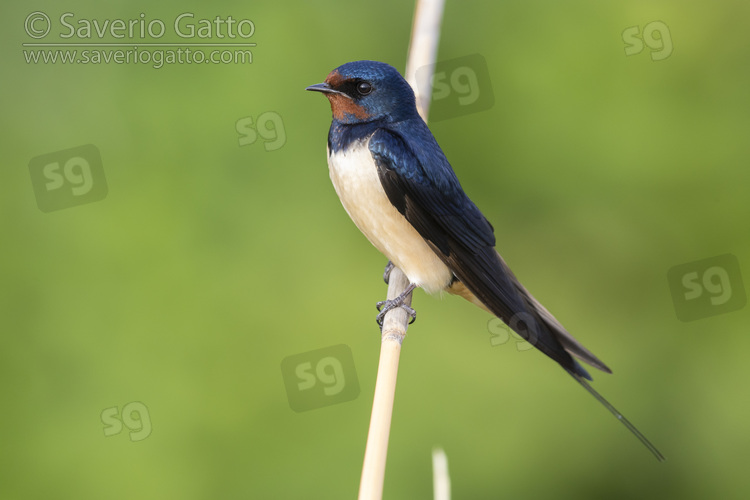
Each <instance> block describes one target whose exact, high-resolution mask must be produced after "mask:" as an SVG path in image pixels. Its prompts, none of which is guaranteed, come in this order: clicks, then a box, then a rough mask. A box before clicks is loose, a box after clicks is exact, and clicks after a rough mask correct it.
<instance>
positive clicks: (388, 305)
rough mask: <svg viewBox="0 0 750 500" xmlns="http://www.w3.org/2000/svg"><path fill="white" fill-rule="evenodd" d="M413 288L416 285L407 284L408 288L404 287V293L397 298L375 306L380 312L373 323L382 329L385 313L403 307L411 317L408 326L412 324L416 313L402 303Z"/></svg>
mask: <svg viewBox="0 0 750 500" xmlns="http://www.w3.org/2000/svg"><path fill="white" fill-rule="evenodd" d="M391 266H392V264H391ZM386 269H387V268H386ZM387 270H388V272H389V273H390V270H389V269H387ZM415 288H417V285H415V284H414V283H409V286H408V287H406V290H404V292H403V293H402V294H401V295H399V296H398V297H396V298H395V299H390V300H383V301H381V302H378V303H377V304H376V306H375V307H377V308H378V311H380V314H378V316H377V318H376V319H375V321H377V322H378V325H380V327H381V328H382V327H383V318H385V315H386V313H387V312H388V311H390V310H391V309H395V308H397V307H403V308H404V310H405V311H406V313H407V314H408V315H409V317H411V321H409V324H410V325H411V324H412V323H414V321H415V320H416V319H417V311H415V310H414V309H412V308H411V307H409V306H408V305H406V304H405V303H404V300H406V297H408V296H409V294H410V293H411V292H412V291H414V289H415Z"/></svg>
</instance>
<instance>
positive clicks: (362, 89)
mask: <svg viewBox="0 0 750 500" xmlns="http://www.w3.org/2000/svg"><path fill="white" fill-rule="evenodd" d="M357 92H359V94H360V95H367V94H369V93H370V92H372V85H370V84H369V83H368V82H359V84H357Z"/></svg>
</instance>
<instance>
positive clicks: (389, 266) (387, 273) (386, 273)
mask: <svg viewBox="0 0 750 500" xmlns="http://www.w3.org/2000/svg"><path fill="white" fill-rule="evenodd" d="M394 267H396V266H394V265H393V262H391V261H390V260H389V261H388V264H386V265H385V270H384V271H383V281H385V284H386V285H387V284H388V282H389V281H390V279H391V271H393V268H394ZM378 304H380V302H378ZM378 311H380V309H379V308H378Z"/></svg>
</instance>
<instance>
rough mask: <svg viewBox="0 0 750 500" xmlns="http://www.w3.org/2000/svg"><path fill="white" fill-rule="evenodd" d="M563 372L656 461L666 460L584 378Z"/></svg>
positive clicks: (569, 372)
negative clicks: (626, 430)
mask: <svg viewBox="0 0 750 500" xmlns="http://www.w3.org/2000/svg"><path fill="white" fill-rule="evenodd" d="M565 371H566V372H568V374H569V375H570V376H571V377H573V378H574V379H575V380H576V382H578V383H579V384H581V386H582V387H583V388H584V389H586V390H587V391H588V393H589V394H591V395H592V396H594V397H595V398H596V400H597V401H599V402H600V403H601V404H602V405H603V406H604V407H605V408H606V409H607V410H609V412H610V413H611V414H612V415H614V416H615V417H616V418H617V420H619V421H620V422H622V425H624V426H625V427H627V428H628V430H629V431H630V432H632V433H633V435H634V436H635V437H637V438H638V440H639V441H640V442H641V443H643V446H645V447H646V448H648V451H650V452H651V453H653V455H654V456H655V457H656V459H657V460H658V461H659V462H663V461H665V460H666V458H664V455H662V454H661V452H660V451H659V450H657V449H656V446H654V445H653V444H651V441H649V440H648V439H646V436H644V435H643V434H641V431H639V430H638V429H636V427H635V426H634V425H633V424H632V423H630V420H628V419H627V418H625V416H624V415H623V414H622V413H620V412H619V411H617V408H615V407H614V406H612V404H611V403H610V402H609V401H607V400H606V399H604V396H602V395H601V394H599V393H598V392H596V390H595V389H594V388H593V387H591V385H590V384H589V383H588V381H587V380H586V379H585V378H583V377H582V376H580V375H578V374H577V373H574V372H571V371H568V370H565Z"/></svg>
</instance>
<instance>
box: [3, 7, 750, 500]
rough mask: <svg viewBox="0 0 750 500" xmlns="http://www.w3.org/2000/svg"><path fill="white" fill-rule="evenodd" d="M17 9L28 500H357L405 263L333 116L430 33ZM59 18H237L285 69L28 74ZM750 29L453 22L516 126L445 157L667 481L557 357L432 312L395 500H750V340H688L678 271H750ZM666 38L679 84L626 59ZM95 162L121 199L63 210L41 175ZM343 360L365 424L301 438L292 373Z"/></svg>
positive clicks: (16, 306) (409, 382)
mask: <svg viewBox="0 0 750 500" xmlns="http://www.w3.org/2000/svg"><path fill="white" fill-rule="evenodd" d="M2 10H3V15H2V16H0V17H1V19H2V20H1V21H0V26H1V27H2V35H0V36H1V37H2V41H3V43H2V45H1V48H0V50H2V60H3V63H4V64H3V78H2V92H1V93H0V102H1V103H2V110H3V113H2V117H1V118H0V120H1V123H2V130H3V135H2V142H3V147H2V150H3V152H4V168H3V169H2V170H1V171H0V172H1V173H0V175H1V176H2V177H1V178H0V186H1V189H2V197H0V203H2V218H1V219H0V224H2V225H1V231H2V233H1V234H2V247H1V248H2V250H0V252H1V253H0V256H1V258H0V273H1V276H2V280H1V283H2V286H0V293H2V300H0V328H1V329H2V337H1V339H2V348H1V349H0V397H2V408H3V411H2V413H0V415H1V416H0V427H1V428H2V429H3V438H2V445H1V447H0V497H2V498H18V499H20V498H23V499H26V498H39V499H42V498H44V499H47V498H76V499H79V498H105V497H106V498H184V499H208V498H315V499H317V498H321V499H328V498H354V497H355V495H356V491H357V488H358V483H359V476H360V470H361V460H362V456H363V453H364V443H365V438H366V433H367V428H368V422H369V412H370V406H371V401H372V400H371V398H372V392H373V387H374V380H375V372H376V368H377V360H378V352H379V334H378V330H377V328H376V326H375V322H374V314H375V309H374V303H375V302H376V301H377V300H380V299H382V298H383V297H384V295H385V291H386V287H385V285H384V284H383V283H382V281H381V279H380V274H381V272H382V268H383V266H384V264H385V259H384V258H383V257H382V256H381V255H379V253H378V252H377V251H376V250H374V249H373V248H372V247H371V246H370V245H369V243H367V241H366V240H365V239H364V237H362V236H361V234H360V233H359V232H358V231H357V230H356V229H355V227H354V226H353V224H352V223H351V222H350V220H349V219H348V217H347V215H346V213H345V212H344V210H343V209H342V208H341V206H340V204H339V201H338V199H337V197H336V195H335V193H334V191H333V188H332V187H331V185H330V181H329V179H328V173H327V165H326V159H325V140H326V134H327V131H328V126H329V123H330V109H329V106H328V103H327V102H326V101H325V99H323V98H322V97H321V96H320V95H317V94H315V95H313V94H312V93H308V92H304V87H305V86H307V85H310V84H313V83H318V82H320V81H322V80H323V79H324V78H325V76H326V74H327V73H328V72H329V71H330V70H331V69H333V68H334V67H336V66H338V65H340V64H342V63H344V62H347V61H351V60H356V59H376V60H381V61H385V62H388V63H391V64H393V65H394V66H396V67H397V68H398V69H399V70H402V71H403V69H404V65H405V61H406V50H407V46H408V40H409V32H410V29H411V22H412V14H413V6H412V5H411V4H409V3H408V2H406V3H404V2H385V3H372V2H353V3H347V4H344V3H335V2H328V1H318V2H297V3H294V4H293V5H290V4H285V5H283V6H282V5H280V4H277V3H276V2H270V1H260V2H251V3H247V2H224V1H220V2H217V3H214V6H211V7H206V6H205V5H204V4H202V3H198V2H163V3H160V4H158V5H156V4H151V3H147V2H117V3H112V4H109V5H106V4H101V3H98V2H92V1H75V0H73V1H70V2H67V3H59V2H49V1H42V2H37V3H36V4H34V5H33V6H32V7H29V6H27V4H25V3H21V2H6V3H5V4H4V6H3V7H2ZM33 11H42V12H45V13H46V14H48V15H49V17H50V18H51V19H52V20H53V23H56V20H57V19H58V18H59V17H60V15H61V14H62V13H64V12H72V13H73V14H74V17H73V18H71V21H73V22H75V21H77V20H80V19H90V20H92V19H97V20H100V21H102V20H105V19H118V18H121V19H126V20H128V19H138V18H139V15H140V14H141V13H145V15H146V16H145V18H146V19H147V20H153V19H161V20H164V22H165V24H166V25H167V28H168V30H169V29H170V23H171V21H172V20H173V19H174V18H175V17H177V16H178V15H179V14H181V13H184V12H192V13H194V14H195V19H196V20H198V19H201V18H208V19H213V18H215V17H216V16H221V17H223V18H226V17H227V16H230V15H231V16H232V17H233V18H234V19H251V20H252V21H253V22H254V24H255V27H256V32H255V34H254V35H253V37H252V39H251V40H250V41H252V42H254V43H257V47H255V48H254V49H253V62H252V64H244V65H243V64H206V65H196V64H181V65H180V64H174V65H165V66H164V67H162V68H161V69H154V68H153V67H151V65H149V64H119V65H118V64H99V65H95V64H88V65H80V64H79V65H75V64H61V63H57V64H41V63H40V64H27V63H26V62H25V59H24V55H23V47H22V45H21V44H22V43H28V42H33V41H34V40H33V39H31V38H30V37H29V36H27V35H26V33H25V32H24V20H25V19H26V17H27V15H29V13H31V12H33ZM748 20H750V4H748V3H747V2H746V1H742V0H736V1H729V0H722V1H720V2H715V3H711V4H705V5H701V4H700V2H688V3H686V2H678V1H676V0H674V1H663V2H646V1H636V2H628V3H627V4H625V3H624V2H619V3H617V4H615V3H610V2H606V3H602V2H595V1H591V0H589V1H567V2H530V3H526V2H518V1H506V2H484V3H476V4H471V3H461V4H459V2H455V1H450V0H449V1H448V4H447V7H446V12H445V18H444V21H443V30H442V36H441V40H440V49H439V54H438V59H439V60H446V59H452V58H457V57H462V56H466V55H470V54H477V53H478V54H481V55H482V56H483V57H484V59H485V60H486V62H487V66H488V69H489V74H490V78H491V86H492V89H493V92H494V98H495V104H494V106H492V107H491V109H489V110H487V111H483V112H480V113H474V114H469V115H465V116H460V117H457V118H453V119H449V120H444V121H440V122H435V123H433V124H432V125H431V128H432V130H433V133H434V134H435V136H436V137H437V139H438V141H439V142H440V144H441V146H442V147H443V149H444V151H445V153H446V155H447V156H448V158H449V159H450V160H451V162H452V164H453V166H454V169H455V170H456V172H457V174H458V176H459V178H460V179H461V181H462V184H463V186H464V188H465V190H466V191H467V192H468V193H469V195H470V196H471V197H472V198H473V199H474V201H475V202H476V203H477V205H478V206H479V207H480V208H481V209H482V211H483V212H484V213H485V215H486V216H487V217H488V219H489V220H491V221H492V223H493V225H494V227H495V230H496V234H497V238H498V248H499V249H500V251H501V252H502V253H503V255H504V256H505V257H506V259H507V261H508V262H509V264H510V265H511V267H513V269H514V270H515V272H516V274H517V275H518V276H519V277H520V278H521V280H522V281H523V282H524V283H525V284H526V285H527V286H528V287H529V288H530V289H531V290H532V291H533V293H534V294H535V295H536V296H537V297H539V298H540V300H541V301H542V302H543V303H545V304H546V305H547V307H548V308H549V309H550V310H551V311H552V312H553V313H554V314H556V315H557V316H558V318H559V319H560V320H561V321H562V322H563V323H564V324H565V325H566V326H567V327H568V328H569V329H570V330H571V332H573V333H574V335H576V336H577V338H579V339H580V340H581V341H582V342H583V343H584V344H585V345H586V346H587V347H589V348H590V349H591V350H592V351H593V352H594V353H596V354H597V355H598V356H600V357H601V358H602V359H603V360H604V361H605V362H606V363H608V364H609V365H610V366H611V367H612V368H613V370H614V375H604V374H601V373H594V374H593V375H594V376H595V383H594V386H595V387H596V388H597V389H598V390H599V391H601V392H602V393H603V394H604V395H605V396H606V397H608V398H609V399H610V401H612V402H613V403H614V404H615V406H617V407H618V408H619V409H620V410H622V411H623V413H625V414H626V415H627V416H628V417H629V418H630V419H631V420H632V421H633V422H634V423H635V424H636V425H637V426H638V427H639V428H640V429H641V430H642V431H643V432H644V433H645V434H646V435H647V436H648V437H649V438H651V439H652V440H653V442H654V443H655V444H656V445H657V446H658V447H659V448H660V449H661V450H662V452H663V453H664V454H665V455H666V456H667V457H668V461H667V462H666V463H664V464H659V463H657V462H656V460H654V458H653V457H651V456H650V455H649V453H648V451H647V450H646V449H645V448H643V447H642V446H641V445H640V444H639V443H638V441H637V440H636V439H634V438H633V437H632V436H631V435H630V434H629V433H628V432H627V431H626V430H625V429H624V428H622V426H621V425H620V424H618V423H617V422H616V421H615V420H614V419H613V418H612V417H611V416H610V415H609V414H607V413H606V411H605V410H604V409H603V408H601V407H600V406H599V405H598V404H597V403H596V401H594V400H593V398H591V397H590V396H588V395H587V394H586V393H585V392H584V391H582V390H581V389H580V388H579V387H577V386H576V384H575V383H573V382H572V381H571V380H570V379H569V377H567V376H566V375H565V374H564V372H563V371H562V370H560V369H559V368H558V367H557V366H556V365H555V363H553V362H551V361H550V360H549V359H547V358H545V357H544V356H543V355H541V354H540V353H538V352H536V351H527V350H523V349H522V348H520V347H521V346H520V345H519V344H517V343H516V342H515V340H509V341H508V342H506V343H501V344H500V345H494V346H493V345H492V343H491V334H490V330H491V328H489V327H488V321H489V320H490V317H489V315H487V314H486V313H484V312H483V311H480V310H478V309H476V308H474V307H472V306H470V305H469V304H467V303H464V302H463V301H461V300H459V299H457V298H455V297H444V298H442V299H440V298H437V297H428V296H426V295H425V294H424V293H423V292H421V291H418V292H416V295H415V298H414V304H415V306H416V307H417V309H418V311H419V320H418V321H417V322H416V323H415V324H414V325H412V327H411V328H410V329H409V336H408V338H407V341H406V343H405V345H404V350H403V353H402V358H401V359H402V360H401V367H400V373H399V386H398V393H397V400H396V406H395V413H394V420H393V428H392V433H391V441H390V450H389V458H388V468H387V477H386V483H385V497H386V498H389V499H413V498H431V495H432V493H431V490H432V484H431V462H430V450H431V448H432V447H433V446H435V445H440V446H443V447H444V448H445V450H446V453H447V455H448V460H449V465H450V470H451V474H452V483H453V494H454V498H472V499H494V498H556V499H567V498H571V499H572V498H575V499H582V498H604V497H606V498H634V497H637V498H682V499H693V498H695V499H698V498H706V497H709V496H710V497H712V498H747V496H748V494H750V488H748V485H747V483H748V482H747V478H746V471H745V469H746V467H747V464H748V463H750V425H748V420H749V419H750V408H749V407H748V396H747V393H748V391H747V388H746V384H747V382H748V379H749V376H750V369H748V368H747V361H746V356H747V352H748V350H749V349H750V341H749V340H748V336H747V324H748V314H749V311H750V310H749V309H748V308H747V307H745V308H741V309H739V310H736V311H734V312H729V313H726V314H719V315H714V316H709V317H705V318H702V319H698V320H695V321H690V322H682V321H680V320H678V318H677V316H676V313H675V307H674V304H673V302H672V297H671V295H670V289H669V283H668V281H667V272H668V270H669V269H670V268H672V267H673V266H676V265H680V264H685V263H689V262H692V261H697V260H700V259H705V258H711V257H714V256H718V255H722V254H726V253H731V254H734V255H735V256H737V258H738V259H739V263H740V266H741V269H742V270H743V272H744V273H745V276H747V275H748V273H750V260H748V258H747V257H748V255H750V231H748V220H749V219H748V208H750V202H748V186H749V185H750V173H749V171H748V159H749V158H750V149H749V147H748V144H749V143H748V140H747V137H748V120H749V117H750V114H749V113H748V111H750V92H748V89H750V64H748V63H749V62H750V58H749V56H750V35H748V31H747V26H748ZM653 21H662V22H663V23H665V25H666V26H668V28H669V33H668V34H667V36H668V37H669V38H671V42H672V44H673V52H672V54H671V55H670V56H669V57H667V58H666V59H663V60H652V57H651V55H650V54H651V50H650V49H649V48H648V47H646V48H645V49H644V50H643V51H642V52H641V53H639V54H635V55H631V56H626V55H625V48H626V43H625V42H624V40H623V34H622V33H623V31H624V30H626V29H627V28H629V27H633V26H637V27H639V28H640V29H643V28H644V27H645V26H646V25H648V24H649V23H651V22H653ZM56 27H59V24H56ZM58 32H59V30H57V31H55V28H53V34H52V35H50V36H49V37H48V38H49V39H50V41H60V39H58V38H56V36H57V35H55V33H58ZM53 35H54V36H53ZM662 36H664V34H663V33H662ZM74 41H85V40H74ZM93 41H98V40H96V39H95V40H93ZM102 41H104V42H113V41H117V40H114V39H113V38H111V37H107V38H105V39H103V40H102ZM125 41H128V40H125ZM138 41H140V40H136V42H138ZM159 41H170V42H180V40H179V39H175V37H173V36H172V37H170V36H169V33H168V34H167V35H165V37H164V38H163V40H159ZM190 41H191V42H194V41H203V42H205V41H210V42H216V43H220V42H226V41H227V39H219V38H218V37H216V36H213V37H212V38H211V39H209V40H190ZM142 50H146V49H142ZM266 112H271V113H273V114H272V115H267V116H274V117H276V116H277V117H279V118H280V121H279V122H278V124H280V128H283V131H284V133H285V136H286V140H285V141H284V142H283V145H282V146H281V147H278V148H276V149H271V150H270V151H269V150H266V147H265V146H266V143H264V142H263V140H261V139H258V140H257V141H255V142H254V143H252V144H245V145H240V139H241V136H240V134H238V132H237V122H238V121H240V120H246V119H247V118H248V117H250V118H253V119H254V120H256V122H257V119H258V117H259V116H260V115H261V114H263V113H266ZM243 123H244V122H243ZM278 124H277V127H278ZM269 133H270V132H269ZM83 144H93V145H95V146H96V147H97V148H98V149H99V151H100V152H101V157H102V165H103V169H104V172H105V174H106V182H107V185H108V194H107V196H106V197H105V198H104V199H103V200H101V201H96V202H92V203H88V204H83V205H79V206H73V207H70V208H65V209H61V210H58V211H53V212H49V213H44V212H42V211H41V210H40V209H39V208H38V207H37V203H36V199H35V194H34V190H33V186H32V183H31V179H30V173H29V169H28V164H29V162H30V160H31V159H32V158H35V157H37V156H40V155H44V154H47V153H53V152H56V151H60V150H65V149H68V148H73V147H76V146H80V145H83ZM277 145H278V144H277ZM274 147H275V146H274ZM745 283H747V279H745ZM338 344H345V345H347V346H349V348H350V349H351V352H352V355H353V361H354V366H355V367H356V374H357V377H358V380H359V385H360V388H361V390H360V394H359V396H358V397H357V398H355V399H353V400H351V401H348V402H344V403H340V404H335V405H331V406H325V407H323V408H320V409H314V410H310V411H305V412H300V413H298V412H295V411H292V409H290V406H289V402H288V400H287V391H286V389H285V386H284V378H283V376H282V369H281V362H282V360H283V359H285V358H287V357H288V356H292V355H297V354H301V353H306V352H308V351H313V350H316V349H323V348H327V347H330V346H334V345H338ZM519 348H520V349H519ZM350 375H351V374H350ZM131 402H141V403H142V404H143V405H144V406H145V408H147V413H146V414H143V413H142V414H141V422H142V423H143V422H144V419H146V420H148V421H149V422H150V424H151V426H152V430H151V433H150V434H149V435H148V436H147V437H146V438H145V439H142V440H131V438H129V430H128V428H127V426H126V427H124V428H123V429H122V431H121V432H119V433H115V435H111V436H105V431H106V430H107V425H105V423H104V421H103V417H102V412H104V411H105V410H107V409H110V408H114V407H117V409H115V411H122V410H123V408H124V407H125V405H127V404H128V403H131ZM134 418H135V417H134ZM135 423H137V422H135ZM135 423H133V422H131V424H133V425H135Z"/></svg>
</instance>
